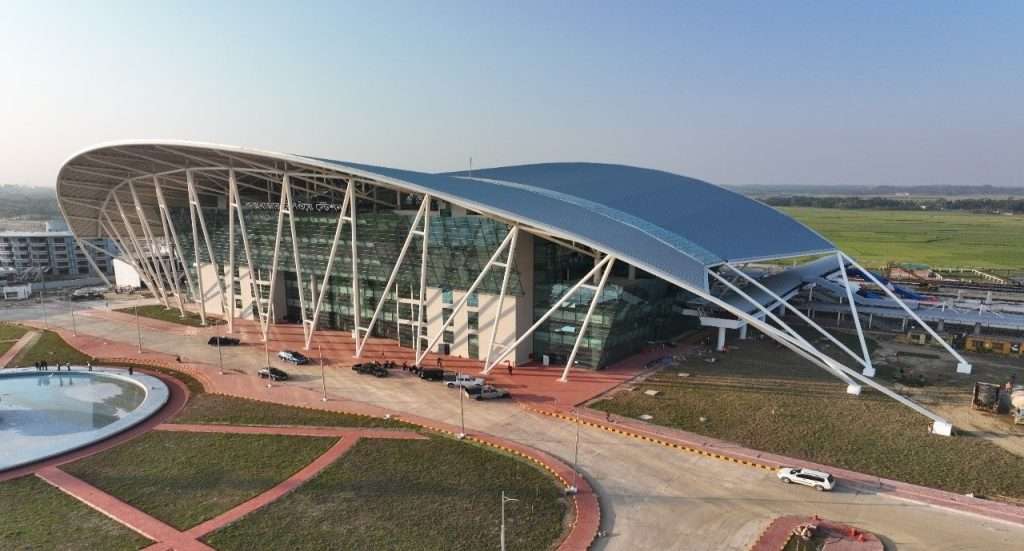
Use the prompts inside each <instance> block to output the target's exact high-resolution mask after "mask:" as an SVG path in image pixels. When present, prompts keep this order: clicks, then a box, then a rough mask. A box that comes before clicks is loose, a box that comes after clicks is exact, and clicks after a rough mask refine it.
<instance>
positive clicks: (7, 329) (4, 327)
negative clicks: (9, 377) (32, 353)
mask: <svg viewBox="0 0 1024 551" xmlns="http://www.w3.org/2000/svg"><path fill="white" fill-rule="evenodd" d="M27 332H28V329H26V328H24V327H22V326H20V325H12V324H9V323H0V355H3V354H5V353H6V352H7V351H8V350H10V349H11V347H12V346H14V343H16V342H18V339H20V338H21V337H22V336H23V335H25V333H27ZM0 368H3V366H0Z"/></svg>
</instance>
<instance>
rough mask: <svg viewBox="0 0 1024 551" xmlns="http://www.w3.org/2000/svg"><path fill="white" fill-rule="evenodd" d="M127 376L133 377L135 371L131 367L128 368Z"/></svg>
mask: <svg viewBox="0 0 1024 551" xmlns="http://www.w3.org/2000/svg"><path fill="white" fill-rule="evenodd" d="M128 374H129V375H134V374H135V369H134V368H132V366H128Z"/></svg>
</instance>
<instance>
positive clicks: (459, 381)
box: [444, 375, 486, 388]
mask: <svg viewBox="0 0 1024 551" xmlns="http://www.w3.org/2000/svg"><path fill="white" fill-rule="evenodd" d="M485 382H486V381H484V380H483V379H481V378H480V377H474V376H472V375H455V376H454V377H452V378H448V377H445V379H444V384H445V385H446V386H447V387H448V388H459V387H461V388H466V387H470V386H483V385H484V383H485Z"/></svg>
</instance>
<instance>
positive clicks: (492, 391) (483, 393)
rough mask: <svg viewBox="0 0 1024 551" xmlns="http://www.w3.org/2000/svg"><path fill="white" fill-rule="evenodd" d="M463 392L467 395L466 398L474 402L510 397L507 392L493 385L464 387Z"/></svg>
mask: <svg viewBox="0 0 1024 551" xmlns="http://www.w3.org/2000/svg"><path fill="white" fill-rule="evenodd" d="M462 391H463V392H465V393H466V396H468V397H470V398H472V399H474V400H498V399H501V398H508V397H509V393H508V391H507V390H505V389H503V388H495V387H493V386H491V385H483V386H466V387H462Z"/></svg>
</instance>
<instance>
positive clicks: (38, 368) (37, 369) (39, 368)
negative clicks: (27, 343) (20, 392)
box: [36, 360, 42, 371]
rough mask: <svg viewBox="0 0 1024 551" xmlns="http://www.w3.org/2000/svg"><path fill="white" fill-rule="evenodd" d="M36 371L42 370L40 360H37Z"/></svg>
mask: <svg viewBox="0 0 1024 551" xmlns="http://www.w3.org/2000/svg"><path fill="white" fill-rule="evenodd" d="M36 371H42V368H41V367H39V360H36Z"/></svg>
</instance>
